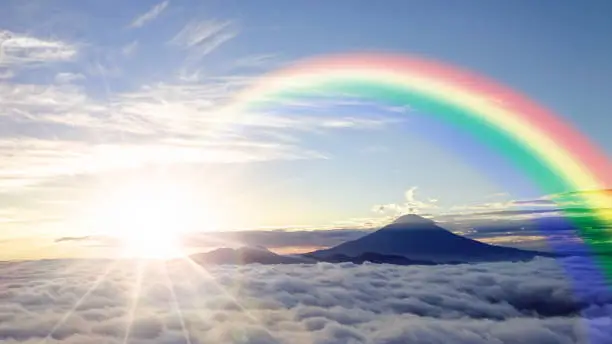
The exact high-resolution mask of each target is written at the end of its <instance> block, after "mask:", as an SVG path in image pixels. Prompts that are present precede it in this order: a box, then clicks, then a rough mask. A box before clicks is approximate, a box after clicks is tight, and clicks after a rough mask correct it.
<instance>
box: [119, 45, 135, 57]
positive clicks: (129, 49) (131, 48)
mask: <svg viewBox="0 0 612 344" xmlns="http://www.w3.org/2000/svg"><path fill="white" fill-rule="evenodd" d="M137 49H138V41H132V42H131V43H129V44H126V45H124V46H123V48H121V53H122V54H123V55H124V56H132V55H134V53H135V52H136V50H137Z"/></svg>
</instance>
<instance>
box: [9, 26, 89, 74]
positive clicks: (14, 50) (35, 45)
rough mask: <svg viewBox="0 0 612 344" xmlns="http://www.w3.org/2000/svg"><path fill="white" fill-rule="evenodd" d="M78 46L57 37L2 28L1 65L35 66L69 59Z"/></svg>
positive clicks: (74, 55) (75, 53)
mask: <svg viewBox="0 0 612 344" xmlns="http://www.w3.org/2000/svg"><path fill="white" fill-rule="evenodd" d="M77 52H78V50H77V47H76V46H75V45H72V44H70V43H66V42H63V41H60V40H57V39H43V38H38V37H34V36H29V35H26V34H21V33H16V32H12V31H8V30H0V67H23V66H35V65H39V64H42V63H48V62H58V61H69V60H72V59H74V58H75V57H76V55H77Z"/></svg>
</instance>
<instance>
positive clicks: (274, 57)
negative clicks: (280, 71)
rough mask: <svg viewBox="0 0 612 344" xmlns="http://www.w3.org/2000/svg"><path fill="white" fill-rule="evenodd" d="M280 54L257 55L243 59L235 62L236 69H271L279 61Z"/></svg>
mask: <svg viewBox="0 0 612 344" xmlns="http://www.w3.org/2000/svg"><path fill="white" fill-rule="evenodd" d="M278 57H279V55H278V54H257V55H251V56H246V57H242V58H239V59H237V60H236V62H234V67H235V68H257V67H269V66H270V65H271V64H274V63H276V62H277V61H278Z"/></svg>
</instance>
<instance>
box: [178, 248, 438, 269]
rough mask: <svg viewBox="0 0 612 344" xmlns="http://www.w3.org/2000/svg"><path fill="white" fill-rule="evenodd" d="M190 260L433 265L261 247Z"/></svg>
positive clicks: (375, 255)
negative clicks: (291, 252) (289, 252)
mask: <svg viewBox="0 0 612 344" xmlns="http://www.w3.org/2000/svg"><path fill="white" fill-rule="evenodd" d="M190 258H191V260H192V261H194V262H195V263H197V264H200V265H224V264H227V265H244V264H266V265H268V264H272V265H274V264H316V263H318V262H328V263H348V262H350V263H354V264H363V263H365V262H370V263H374V264H393V265H435V263H433V262H428V261H418V260H412V259H408V258H406V257H403V256H396V255H385V254H380V253H373V252H365V253H363V254H360V255H358V256H355V257H351V256H347V255H342V254H336V255H331V256H325V257H315V256H311V255H308V254H304V255H294V256H282V255H279V254H276V253H274V252H271V251H269V250H268V249H266V248H263V247H242V248H238V249H233V248H219V249H216V250H214V251H211V252H206V253H198V254H194V255H191V256H190Z"/></svg>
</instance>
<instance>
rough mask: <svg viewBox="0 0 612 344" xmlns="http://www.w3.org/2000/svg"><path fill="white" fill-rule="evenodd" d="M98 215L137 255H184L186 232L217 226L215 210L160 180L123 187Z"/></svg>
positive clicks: (106, 228) (107, 229) (132, 254)
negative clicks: (183, 244)
mask: <svg viewBox="0 0 612 344" xmlns="http://www.w3.org/2000/svg"><path fill="white" fill-rule="evenodd" d="M94 218H95V220H96V221H97V223H98V224H99V225H102V228H101V232H102V233H104V234H106V235H110V236H112V237H115V238H118V239H119V240H120V242H121V245H122V247H123V256H125V257H133V258H134V257H135V258H150V259H168V258H172V257H178V256H181V255H182V252H181V242H180V239H181V235H182V234H184V233H185V232H187V231H190V230H194V229H196V228H197V229H199V230H203V229H204V228H214V227H215V226H216V223H215V221H214V218H213V216H212V214H208V213H207V212H206V207H204V206H203V205H202V204H200V203H198V202H195V201H194V200H193V199H192V198H191V197H190V194H189V192H188V191H187V189H184V188H180V187H178V185H176V184H173V183H167V182H160V181H145V182H139V183H134V184H130V185H129V186H127V187H124V188H121V189H120V190H119V191H117V192H115V193H113V194H111V195H110V196H109V197H107V200H106V201H105V202H104V204H103V205H101V206H99V207H98V209H97V214H96V215H95V216H94Z"/></svg>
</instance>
